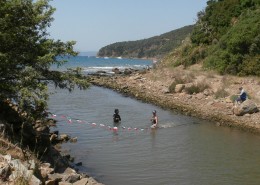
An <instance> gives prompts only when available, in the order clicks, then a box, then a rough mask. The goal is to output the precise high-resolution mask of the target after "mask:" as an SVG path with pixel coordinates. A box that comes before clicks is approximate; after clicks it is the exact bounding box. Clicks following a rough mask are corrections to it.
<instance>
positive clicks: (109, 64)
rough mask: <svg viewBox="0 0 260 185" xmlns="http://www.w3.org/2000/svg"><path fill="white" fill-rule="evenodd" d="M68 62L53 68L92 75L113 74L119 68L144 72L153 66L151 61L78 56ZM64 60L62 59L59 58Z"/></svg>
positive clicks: (68, 58) (69, 58) (70, 58)
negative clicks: (102, 72) (70, 69)
mask: <svg viewBox="0 0 260 185" xmlns="http://www.w3.org/2000/svg"><path fill="white" fill-rule="evenodd" d="M65 59H66V60H68V62H67V63H65V64H64V65H63V66H61V67H59V68H57V66H52V69H58V70H66V69H68V68H72V69H74V68H77V67H80V68H82V71H83V73H84V74H91V73H95V72H97V71H104V72H106V73H109V74H110V73H113V72H112V69H114V68H118V69H119V70H121V71H122V70H124V69H126V68H131V69H137V70H142V69H145V68H147V67H151V66H152V61H151V60H142V59H125V58H108V57H105V58H98V57H94V56H76V57H66V58H65ZM59 60H62V58H59Z"/></svg>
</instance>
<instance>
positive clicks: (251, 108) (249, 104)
mask: <svg viewBox="0 0 260 185" xmlns="http://www.w3.org/2000/svg"><path fill="white" fill-rule="evenodd" d="M258 111H259V110H258V108H257V105H256V104H255V102H253V101H252V100H249V99H247V100H246V101H244V102H243V103H241V104H238V105H235V106H234V107H233V113H234V114H235V115H237V116H243V115H245V114H253V113H255V112H258Z"/></svg>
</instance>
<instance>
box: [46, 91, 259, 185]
mask: <svg viewBox="0 0 260 185" xmlns="http://www.w3.org/2000/svg"><path fill="white" fill-rule="evenodd" d="M51 89H52V88H51ZM52 90H53V89H52ZM116 108H117V109H119V114H120V116H121V118H122V121H121V123H119V124H116V125H115V124H114V123H113V119H112V118H113V113H114V109H116ZM49 110H50V111H51V112H53V113H54V114H56V115H57V120H58V123H57V128H55V129H58V130H59V131H60V133H67V134H69V135H71V136H72V137H78V142H77V143H66V144H64V145H63V149H64V150H68V151H69V152H70V154H71V155H72V156H73V157H75V162H82V163H83V166H82V167H81V170H83V171H85V172H87V173H88V174H90V175H91V176H93V177H95V178H96V179H97V180H98V181H100V182H102V183H104V184H106V185H121V184H126V185H132V184H133V185H138V184H140V185H148V184H149V185H150V184H169V185H170V184H241V185H242V184H259V182H260V169H259V164H260V159H259V155H260V142H259V139H260V137H259V136H257V135H253V134H250V133H245V132H241V131H239V130H237V129H231V128H228V127H217V126H216V125H215V124H213V123H211V122H208V121H203V120H200V119H196V118H193V117H189V116H184V115H180V114H177V113H174V112H172V111H168V110H163V109H161V108H159V107H157V106H154V105H151V104H147V103H143V102H140V101H137V100H135V99H132V98H130V97H124V96H122V95H121V94H118V93H116V92H114V91H112V90H109V89H105V88H101V87H96V86H91V87H90V89H88V90H87V91H80V90H78V89H76V90H75V91H74V92H72V93H69V92H67V91H65V90H57V93H56V94H53V95H51V97H50V100H49ZM153 110H157V114H158V117H159V125H160V128H159V129H156V130H151V129H149V127H150V124H151V123H150V121H149V120H150V118H151V116H152V111H153ZM69 120H71V122H70V121H69ZM93 123H95V124H93ZM109 127H110V128H111V129H110V128H109ZM113 127H117V128H118V130H117V131H113ZM129 128H130V129H129Z"/></svg>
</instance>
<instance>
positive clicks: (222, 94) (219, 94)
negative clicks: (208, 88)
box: [215, 88, 229, 99]
mask: <svg viewBox="0 0 260 185" xmlns="http://www.w3.org/2000/svg"><path fill="white" fill-rule="evenodd" d="M228 95H229V93H228V92H227V91H226V90H225V89H224V88H221V89H218V90H217V92H216V93H215V98H216V99H218V98H225V97H227V96H228Z"/></svg>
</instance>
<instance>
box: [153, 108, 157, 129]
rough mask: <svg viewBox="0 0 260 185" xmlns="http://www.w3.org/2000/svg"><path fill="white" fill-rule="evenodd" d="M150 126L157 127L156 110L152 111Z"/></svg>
mask: <svg viewBox="0 0 260 185" xmlns="http://www.w3.org/2000/svg"><path fill="white" fill-rule="evenodd" d="M151 122H152V126H151V128H157V127H158V116H157V115H156V110H154V111H153V116H152V118H151Z"/></svg>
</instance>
